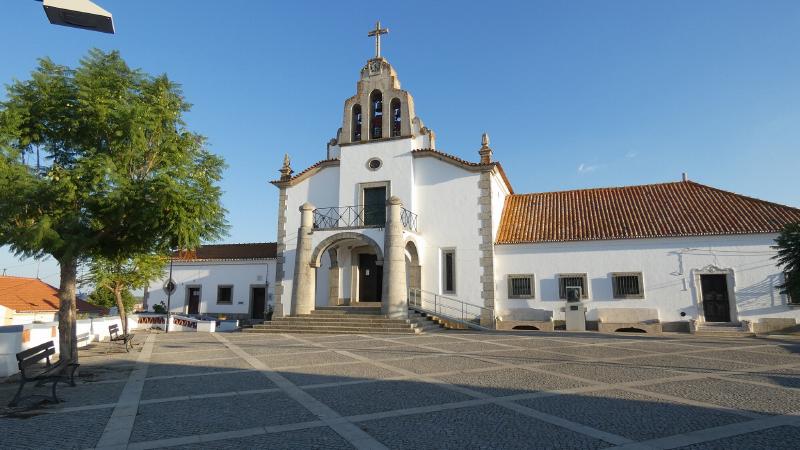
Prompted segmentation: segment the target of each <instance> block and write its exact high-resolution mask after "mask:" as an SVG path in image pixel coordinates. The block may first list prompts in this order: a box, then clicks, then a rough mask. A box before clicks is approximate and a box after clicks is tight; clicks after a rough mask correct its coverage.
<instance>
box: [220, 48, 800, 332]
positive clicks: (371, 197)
mask: <svg viewBox="0 0 800 450" xmlns="http://www.w3.org/2000/svg"><path fill="white" fill-rule="evenodd" d="M476 153H477V156H478V157H479V160H478V161H476V162H471V161H466V160H464V159H461V158H459V157H456V156H453V155H451V154H448V153H445V152H443V151H440V150H438V149H437V148H436V142H435V135H434V133H433V131H431V130H430V129H429V128H427V127H426V126H425V125H424V124H423V122H422V120H421V119H420V118H419V117H418V116H417V115H416V111H415V109H414V102H413V99H412V97H411V95H410V94H409V93H408V92H407V91H404V90H402V89H401V88H400V82H399V80H398V78H397V74H396V72H395V69H394V68H393V67H392V66H391V65H390V64H389V62H388V61H387V60H386V59H385V58H382V57H380V56H376V57H375V58H372V59H370V60H369V61H368V62H367V64H366V65H365V66H364V67H363V68H362V69H361V73H360V78H359V81H358V83H357V87H356V93H355V95H353V96H352V97H350V98H348V99H347V100H345V102H344V109H343V118H342V123H341V128H340V129H339V131H338V132H337V134H336V137H335V138H333V139H332V140H330V142H329V143H328V146H327V154H326V156H325V159H323V160H321V161H320V162H318V163H316V164H314V165H312V166H311V167H309V168H307V169H305V170H302V171H300V172H299V173H295V172H294V171H293V170H292V168H291V165H290V161H289V158H288V156H287V157H286V158H285V160H284V165H283V168H282V169H281V170H280V173H281V177H280V179H279V180H275V181H273V182H272V184H274V185H275V186H276V187H277V188H278V189H279V209H278V236H277V267H276V272H275V274H274V275H275V278H274V279H275V307H276V316H278V317H280V316H283V315H299V314H308V313H309V312H310V311H311V310H313V309H315V308H317V307H320V306H335V305H358V304H371V305H378V304H380V305H382V308H383V312H384V313H385V314H387V315H389V316H393V317H402V316H404V315H405V314H407V311H406V309H405V302H406V299H407V297H408V296H411V297H412V298H418V297H421V298H423V299H425V300H426V301H430V302H438V304H439V305H442V304H444V305H446V306H445V307H446V308H451V309H453V310H455V309H456V308H467V309H469V310H470V311H471V313H469V314H472V315H474V316H476V317H480V319H481V323H482V324H483V325H484V326H487V327H494V326H495V323H496V318H497V317H498V316H502V315H504V314H507V313H508V311H512V310H520V309H531V310H533V309H537V310H545V311H549V312H552V314H553V318H554V319H556V320H558V319H560V318H563V312H562V311H563V308H564V306H565V288H566V287H580V288H581V289H582V294H583V300H584V304H585V306H586V307H587V308H588V312H587V319H588V320H590V321H591V320H594V319H596V317H597V314H598V310H601V309H603V308H638V309H642V308H646V309H652V310H657V314H658V319H659V320H660V321H661V322H662V323H663V324H664V329H665V330H669V329H673V330H679V329H685V330H688V329H689V325H690V321H695V322H697V323H702V322H724V323H737V322H740V321H743V320H748V321H754V320H758V319H760V318H788V319H794V318H798V317H799V316H800V309H795V306H794V305H793V304H792V303H791V302H790V299H788V298H787V297H786V296H785V295H782V294H780V292H779V290H778V289H777V288H776V287H777V286H778V285H779V284H781V283H782V282H783V274H782V273H781V271H780V269H779V268H778V267H776V265H775V261H774V260H772V259H771V258H772V256H773V255H774V250H773V249H772V248H771V247H770V246H771V245H773V239H774V238H775V237H776V235H777V234H776V233H777V232H778V231H779V230H780V229H781V227H783V226H784V225H785V224H787V223H790V222H796V221H800V209H796V208H792V207H788V206H782V205H777V204H773V203H769V202H765V201H761V200H756V199H752V198H749V197H744V196H741V195H738V194H734V193H730V192H725V191H721V190H718V189H715V188H712V187H708V186H704V185H702V184H699V183H696V182H693V181H688V180H685V179H684V180H683V181H679V182H674V183H663V184H653V185H645V186H629V187H619V188H604V189H586V190H577V191H564V192H546V193H540V194H515V192H514V190H513V187H512V185H511V183H510V182H509V180H508V179H507V178H506V176H505V173H504V171H503V168H502V166H501V164H500V163H499V162H497V161H495V160H493V151H492V149H491V147H490V146H489V139H488V136H486V135H484V138H483V140H482V145H481V147H480V149H478V150H477V152H476ZM510 287H511V288H510ZM212 289H213V288H212ZM204 292H205V291H204ZM212 293H213V291H212ZM212 297H213V295H212Z"/></svg>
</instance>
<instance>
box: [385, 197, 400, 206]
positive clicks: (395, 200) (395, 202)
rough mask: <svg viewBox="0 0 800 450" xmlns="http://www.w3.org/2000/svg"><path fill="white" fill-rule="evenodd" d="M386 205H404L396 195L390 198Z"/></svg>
mask: <svg viewBox="0 0 800 450" xmlns="http://www.w3.org/2000/svg"><path fill="white" fill-rule="evenodd" d="M386 204H387V205H401V206H402V205H403V201H402V200H400V197H398V196H396V195H393V196H391V197H389V199H388V200H386Z"/></svg>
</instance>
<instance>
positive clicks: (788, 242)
mask: <svg viewBox="0 0 800 450" xmlns="http://www.w3.org/2000/svg"><path fill="white" fill-rule="evenodd" d="M775 244H776V245H775V246H774V247H773V248H774V249H776V250H777V251H778V254H777V255H775V259H777V260H778V266H779V267H783V271H784V273H785V274H786V282H785V283H783V284H781V285H780V286H779V289H781V290H782V292H784V293H788V294H789V296H790V297H791V298H792V299H793V300H794V301H800V223H793V224H789V225H787V226H785V227H784V228H783V230H781V233H780V234H779V235H778V237H777V238H776V239H775Z"/></svg>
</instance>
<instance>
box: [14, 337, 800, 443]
mask: <svg viewBox="0 0 800 450" xmlns="http://www.w3.org/2000/svg"><path fill="white" fill-rule="evenodd" d="M137 341H138V342H137V345H136V348H135V351H133V352H131V353H130V354H126V353H124V351H121V348H112V349H111V351H110V352H109V353H108V354H106V351H107V345H106V344H105V343H101V344H94V345H93V346H92V348H90V349H88V350H84V351H82V354H81V357H82V360H81V363H82V366H81V373H80V381H79V383H78V386H77V387H74V388H73V387H68V386H63V387H60V388H59V396H60V397H61V398H62V399H63V400H65V401H64V402H63V403H61V404H58V405H40V404H37V402H39V400H38V399H30V400H28V401H27V404H25V405H24V406H25V407H24V408H20V409H15V410H11V409H0V413H2V415H3V417H2V418H0V429H2V433H0V448H4V449H11V448H36V449H42V448H59V449H64V448H91V447H98V448H128V449H146V448H165V447H170V448H237V449H238V448H293V449H310V448H326V449H328V448H333V449H336V448H354V447H356V448H415V449H425V448H430V449H445V448H454V449H455V448H458V449H462V448H502V449H508V448H579V449H590V448H612V447H616V448H629V449H634V448H641V449H646V448H681V449H730V448H747V449H758V448H763V449H783V448H786V449H789V448H792V449H795V448H797V446H798V442H800V416H799V415H798V412H800V356H798V355H799V354H800V341H797V340H790V339H788V338H787V339H766V338H764V339H756V338H746V339H713V338H699V337H694V336H689V335H664V336H655V337H653V336H641V335H622V336H619V335H614V336H612V335H603V334H597V333H585V334H569V333H547V334H544V333H539V334H535V333H524V334H520V333H476V332H463V331H461V332H459V331H448V332H439V333H433V334H424V335H419V336H409V335H404V336H399V335H398V336H394V335H363V336H356V335H302V334H293V335H289V334H286V335H281V334H274V335H269V334H247V333H215V334H206V333H171V334H168V335H167V334H163V333H149V334H148V333H140V334H139V335H137ZM14 389H15V385H14V384H2V385H0V403H1V404H2V405H5V404H6V403H8V400H9V399H10V398H11V396H12V395H13V393H14ZM39 390H41V391H42V392H43V393H44V391H45V390H46V388H39Z"/></svg>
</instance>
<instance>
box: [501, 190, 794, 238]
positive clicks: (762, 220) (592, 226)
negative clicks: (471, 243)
mask: <svg viewBox="0 0 800 450" xmlns="http://www.w3.org/2000/svg"><path fill="white" fill-rule="evenodd" d="M792 222H800V209H797V208H792V207H789V206H783V205H779V204H776V203H770V202H766V201H763V200H758V199H755V198H751V197H745V196H743V195H739V194H735V193H732V192H727V191H723V190H720V189H716V188H713V187H709V186H705V185H702V184H699V183H695V182H692V181H681V182H676V183H663V184H650V185H643V186H627V187H613V188H599V189H583V190H575V191H563V192H542V193H538V194H520V195H511V196H509V197H507V198H506V203H505V206H504V208H503V215H502V218H501V220H500V228H499V230H498V234H497V243H498V244H517V243H529V242H562V241H590V240H605V239H633V238H654V237H677V236H704V235H728V234H758V233H775V232H778V231H779V230H780V229H781V228H782V227H783V226H784V225H786V224H788V223H792Z"/></svg>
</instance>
